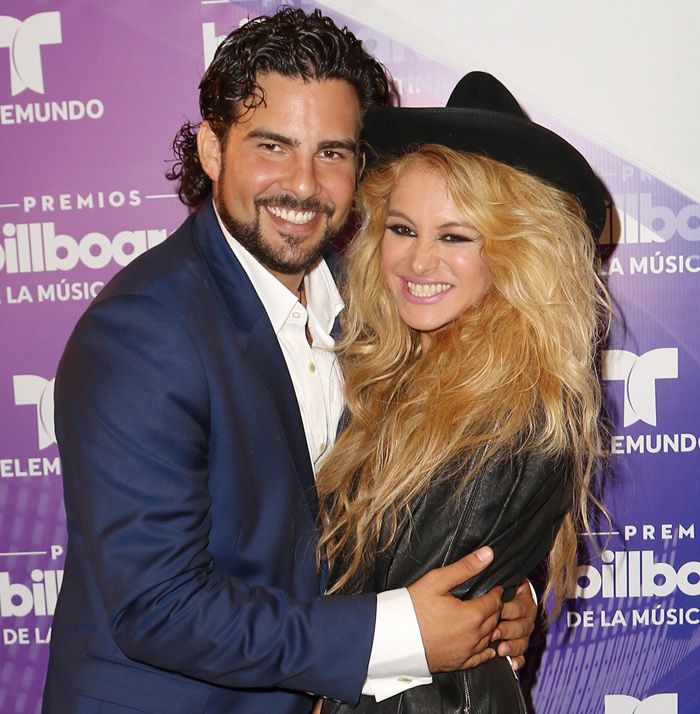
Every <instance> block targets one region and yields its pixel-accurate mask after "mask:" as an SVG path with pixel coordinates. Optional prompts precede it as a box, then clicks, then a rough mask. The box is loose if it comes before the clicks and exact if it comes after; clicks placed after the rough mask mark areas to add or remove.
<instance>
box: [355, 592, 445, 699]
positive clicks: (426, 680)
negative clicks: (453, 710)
mask: <svg viewBox="0 0 700 714" xmlns="http://www.w3.org/2000/svg"><path fill="white" fill-rule="evenodd" d="M432 681H433V678H432V677H431V676H430V670H429V669H428V662H427V660H426V658H425V650H424V649H423V640H422V638H421V634H420V628H419V627H418V619H417V618H416V611H415V610H414V609H413V602H412V601H411V596H410V595H409V594H408V590H406V588H401V589H399V590H387V591H386V592H383V593H378V594H377V619H376V623H375V627H374V640H373V642H372V652H371V654H370V657H369V666H368V668H367V680H366V681H365V686H364V687H363V688H362V693H363V694H369V695H374V698H375V699H376V700H377V701H378V702H381V701H382V700H383V699H388V698H389V697H393V696H394V695H396V694H399V693H401V692H404V691H406V690H407V689H412V688H413V687H418V686H420V685H422V684H430V682H432Z"/></svg>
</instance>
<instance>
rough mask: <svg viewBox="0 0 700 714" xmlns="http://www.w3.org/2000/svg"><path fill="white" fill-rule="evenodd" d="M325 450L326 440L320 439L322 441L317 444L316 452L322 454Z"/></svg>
mask: <svg viewBox="0 0 700 714" xmlns="http://www.w3.org/2000/svg"><path fill="white" fill-rule="evenodd" d="M325 450H326V442H325V441H322V442H321V443H320V444H319V445H318V453H319V454H322V453H323V452H324V451H325Z"/></svg>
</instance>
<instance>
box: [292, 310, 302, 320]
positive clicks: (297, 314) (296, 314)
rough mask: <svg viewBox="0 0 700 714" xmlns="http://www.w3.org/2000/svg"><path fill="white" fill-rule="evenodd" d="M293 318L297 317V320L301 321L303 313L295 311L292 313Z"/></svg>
mask: <svg viewBox="0 0 700 714" xmlns="http://www.w3.org/2000/svg"><path fill="white" fill-rule="evenodd" d="M292 317H296V318H297V319H299V318H300V317H301V313H300V312H299V310H295V311H294V312H293V313H292Z"/></svg>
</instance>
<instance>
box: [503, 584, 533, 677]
mask: <svg viewBox="0 0 700 714" xmlns="http://www.w3.org/2000/svg"><path fill="white" fill-rule="evenodd" d="M536 617H537V603H536V602H535V601H534V600H533V598H532V592H531V590H530V583H529V582H528V581H527V580H523V581H521V583H520V584H519V585H518V589H517V590H516V593H515V597H514V598H513V599H512V600H511V601H510V602H506V603H504V604H503V609H502V610H501V619H500V621H499V623H498V627H497V629H496V633H495V634H496V639H500V640H501V642H500V644H499V645H498V654H499V655H500V656H501V657H505V656H506V655H509V656H510V657H511V658H512V663H511V664H512V667H513V670H517V669H520V667H522V666H523V665H524V664H525V657H524V656H523V655H524V654H525V650H526V649H527V646H528V643H529V641H530V635H531V634H532V631H533V629H534V628H535V618H536Z"/></svg>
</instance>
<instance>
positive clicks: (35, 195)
mask: <svg viewBox="0 0 700 714" xmlns="http://www.w3.org/2000/svg"><path fill="white" fill-rule="evenodd" d="M278 4H279V2H278V0H275V1H274V2H267V1H266V0H252V1H250V2H240V3H234V2H214V1H212V0H203V1H199V0H189V1H188V2H179V3H172V2H169V1H168V0H151V2H149V3H142V2H138V1H137V0H121V1H120V2H119V3H97V2H89V1H88V0H82V1H81V0H74V1H73V2H67V1H66V0H55V1H54V2H42V1H40V0H4V2H3V4H2V9H1V10H0V13H2V15H0V136H1V137H2V144H1V145H2V147H3V172H2V178H0V225H1V226H2V234H1V235H0V339H1V340H2V342H1V344H2V362H1V363H0V423H1V424H2V429H1V430H0V617H1V620H2V622H1V625H0V627H1V628H2V644H1V649H0V711H2V712H8V714H9V713H10V712H13V713H15V712H16V713H25V712H27V713H34V712H36V711H38V707H39V701H40V696H41V688H42V685H43V678H44V671H45V666H46V658H47V652H48V647H47V642H48V641H49V639H50V626H51V614H52V611H53V606H54V603H55V598H56V593H57V591H58V588H59V587H60V581H61V574H62V570H61V568H62V564H63V549H64V547H65V529H64V523H65V515H64V512H63V507H62V500H61V478H60V474H61V465H60V461H59V458H58V452H57V448H56V445H55V439H54V434H53V421H52V411H53V393H52V389H53V381H52V380H53V377H54V374H55V370H56V364H57V361H58V359H59V357H60V354H61V351H62V348H63V345H64V343H65V340H66V338H67V336H68V334H69V332H70V330H71V328H72V326H73V324H74V323H75V321H76V320H77V318H78V316H79V315H80V314H81V313H82V311H83V310H84V309H85V307H86V306H87V304H88V302H89V300H90V299H91V298H92V297H93V296H94V295H95V294H96V292H97V291H99V289H100V287H101V286H102V285H103V284H104V282H105V281H106V280H107V279H108V278H109V277H110V276H111V275H113V274H114V272H115V271H116V270H118V269H119V267H120V266H122V265H124V264H126V263H127V262H128V261H129V260H131V259H132V258H133V257H134V256H135V255H137V254H139V253H140V252H142V251H143V250H145V249H146V247H148V246H150V245H154V244H155V243H157V242H159V241H161V240H163V239H164V238H165V237H166V235H167V234H168V233H169V232H170V231H172V230H173V229H174V228H175V227H177V226H178V225H179V223H180V222H181V221H182V219H183V218H184V216H185V210H184V208H183V207H182V206H181V205H180V203H179V202H178V201H177V199H176V198H175V197H174V195H173V186H172V185H170V184H169V183H168V182H167V181H166V180H165V179H164V177H163V175H164V172H165V170H166V169H167V166H168V163H167V162H168V160H169V159H170V150H169V146H170V142H171V140H172V137H173V136H174V133H175V131H176V130H177V128H178V127H179V126H180V124H181V123H182V121H183V120H184V119H185V118H193V119H196V118H197V112H196V107H197V103H196V85H197V83H198V79H199V77H200V76H201V73H202V71H203V69H204V66H205V62H207V61H208V59H209V58H210V57H211V54H212V53H213V51H214V49H215V47H216V37H217V36H221V35H224V34H226V33H227V32H228V31H230V29H232V28H233V27H234V26H236V25H237V24H238V23H239V22H241V21H242V20H243V19H245V18H246V17H248V16H255V15H258V14H261V13H263V12H272V11H274V9H276V7H277V6H278ZM291 4H294V5H301V6H303V7H307V8H312V7H316V6H319V7H323V4H322V3H305V2H302V3H299V2H295V3H291ZM329 14H332V15H333V13H329ZM335 17H336V19H337V20H339V21H341V22H346V20H345V19H344V18H343V17H341V16H337V15H335ZM347 24H348V25H349V26H350V27H351V29H353V30H354V31H355V32H356V33H357V34H358V35H359V36H360V37H361V38H362V39H363V40H364V42H365V43H366V45H367V47H368V48H369V50H370V51H372V52H373V53H375V54H376V55H377V56H378V57H379V59H381V60H382V61H383V62H384V63H385V64H386V65H387V66H388V67H389V68H390V70H391V71H392V74H393V75H394V77H395V78H396V79H397V80H398V82H399V86H400V87H401V89H402V93H403V101H404V104H407V105H417V106H420V105H431V104H443V103H444V102H445V100H446V98H447V96H448V95H449V92H450V90H451V88H452V86H453V85H454V83H455V81H456V79H457V78H458V76H459V75H460V74H461V72H457V71H455V70H454V69H452V68H447V67H444V66H441V65H439V64H436V63H435V62H433V61H431V60H428V59H427V58H425V57H423V56H420V55H418V54H417V53H415V52H413V51H412V50H411V49H410V48H407V47H405V46H403V45H401V44H399V43H397V42H395V41H394V40H391V39H389V38H387V37H386V36H383V35H381V34H380V33H379V32H377V31H376V30H375V29H373V28H371V27H366V26H360V25H357V24H356V23H353V22H348V23H347ZM465 69H467V68H465ZM481 69H487V70H488V67H482V68H481ZM534 118H536V119H537V120H539V121H541V122H542V123H544V124H547V125H549V126H551V127H552V128H554V129H555V130H557V131H559V132H560V133H562V134H564V135H566V136H567V137H568V138H569V139H570V140H571V141H572V142H573V143H575V144H576V145H577V146H579V147H580V148H581V149H582V150H583V151H584V152H585V153H586V155H587V156H588V157H589V158H590V159H591V161H592V163H593V164H594V166H595V167H596V169H597V170H598V171H599V173H600V175H601V176H602V177H603V179H604V180H605V182H606V184H607V186H608V188H609V189H610V192H611V194H612V195H613V197H614V201H615V208H614V209H611V213H610V217H611V221H610V223H609V226H608V229H607V231H606V235H605V236H604V240H603V245H602V250H603V252H604V255H605V257H606V262H605V265H606V272H607V273H608V274H609V285H610V288H611V291H612V294H613V297H614V300H615V305H616V310H617V318H616V322H615V324H614V326H613V332H612V337H611V341H610V345H609V351H608V352H607V354H606V359H605V364H604V375H603V376H604V378H605V379H606V382H605V384H606V389H607V394H608V405H609V410H610V414H611V419H612V424H613V426H612V428H611V432H612V433H611V440H610V445H611V449H612V452H613V453H614V459H613V465H612V470H611V474H610V477H609V478H608V480H607V483H606V487H605V494H604V496H605V501H606V503H607V505H608V507H609V508H610V511H611V513H612V519H613V524H612V528H609V527H608V526H607V524H604V528H603V527H601V529H602V530H604V531H605V532H606V533H609V534H608V535H604V534H603V535H600V536H599V537H598V538H597V540H598V541H599V545H600V546H601V548H604V550H603V552H602V553H600V549H598V550H596V549H595V548H591V549H590V552H591V555H590V556H589V558H587V559H586V558H584V559H582V565H581V577H580V580H579V593H578V597H577V598H576V599H572V600H571V601H570V602H569V604H568V607H567V611H566V612H565V613H564V614H563V615H562V617H561V618H560V619H559V620H558V621H557V622H556V623H555V624H554V625H553V626H552V627H551V628H550V632H549V634H548V635H547V640H546V646H545V647H544V648H540V649H542V651H541V653H540V654H539V655H537V656H536V657H535V656H534V655H533V658H531V668H532V670H533V672H534V675H535V684H534V688H533V692H532V698H533V701H534V709H535V711H536V712H537V714H548V713H552V714H553V713H555V712H556V713H558V712H564V711H566V712H570V713H571V714H584V713H586V714H588V713H589V712H605V714H625V713H626V712H633V711H637V712H640V714H641V712H647V713H649V712H654V714H675V713H676V712H684V713H685V712H688V713H690V712H696V711H700V694H699V693H698V691H697V687H695V686H694V684H693V682H692V679H693V674H694V671H695V669H696V665H695V659H694V656H693V655H694V651H695V650H696V649H697V647H698V645H699V644H700V642H699V636H698V627H697V625H698V621H699V620H700V610H699V609H698V605H697V603H698V599H697V598H698V595H700V563H699V562H697V558H698V554H697V548H696V546H695V538H696V527H695V520H694V519H695V512H696V510H697V506H696V504H697V503H698V496H699V495H700V494H699V493H698V491H699V490H700V486H699V485H698V479H697V473H698V448H699V447H698V441H699V440H700V429H699V427H698V420H697V417H696V410H695V404H697V402H698V396H700V395H698V389H699V385H700V378H699V374H698V372H699V367H698V362H697V355H698V354H700V350H699V349H698V329H697V327H696V325H697V318H696V316H695V315H694V313H693V309H692V305H693V303H694V298H697V296H698V287H697V286H698V280H700V278H699V277H698V274H699V273H700V255H698V254H699V253H700V250H698V249H697V248H696V247H695V246H696V243H697V241H698V240H700V207H699V206H698V205H696V204H694V203H692V202H691V201H690V200H689V199H688V198H687V197H685V196H683V195H681V194H679V193H678V192H676V191H674V190H672V189H670V188H669V187H667V186H666V185H664V184H663V183H662V182H661V181H660V180H658V179H657V178H654V177H652V176H649V175H645V174H644V173H643V172H642V171H640V170H639V169H638V168H637V167H636V166H633V165H630V164H629V163H627V162H625V161H623V160H622V159H620V158H618V157H616V156H614V155H611V154H610V153H608V152H606V151H604V150H603V149H601V148H600V147H598V146H596V145H595V144H594V143H592V142H591V141H590V140H589V139H588V138H587V137H585V136H578V135H576V134H574V133H573V132H572V131H571V130H570V128H569V127H566V126H562V125H561V124H557V123H556V122H554V121H553V120H552V119H551V118H550V117H547V116H542V115H535V117H534ZM586 563H590V565H587V564H586ZM640 702H641V703H640Z"/></svg>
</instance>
